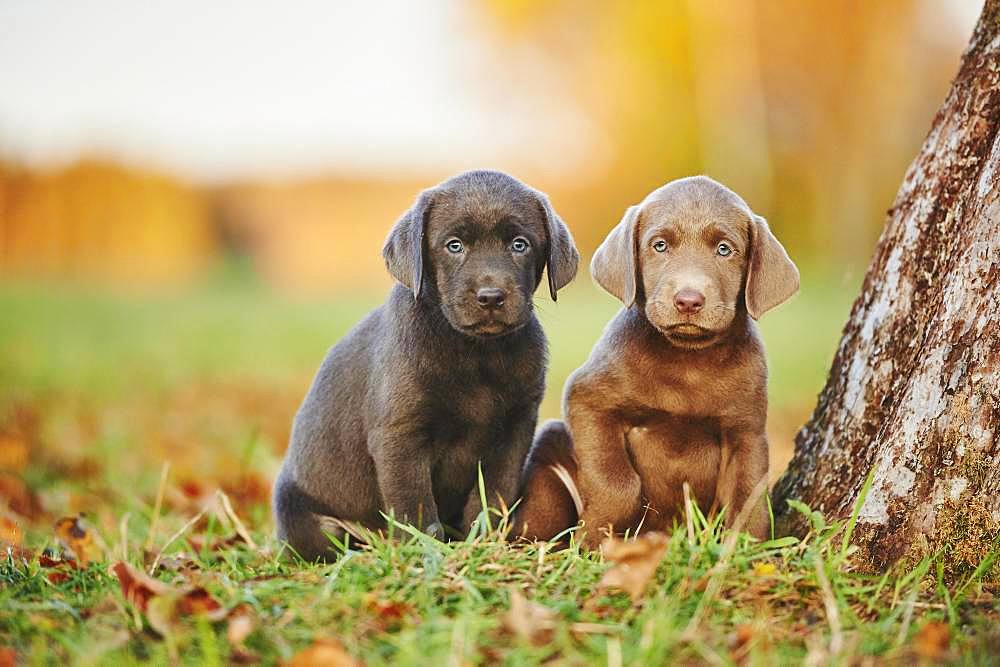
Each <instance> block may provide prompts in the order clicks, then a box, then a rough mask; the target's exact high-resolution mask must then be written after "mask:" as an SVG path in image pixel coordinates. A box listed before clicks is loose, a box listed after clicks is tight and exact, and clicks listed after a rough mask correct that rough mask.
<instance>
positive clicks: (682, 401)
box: [644, 368, 745, 417]
mask: <svg viewBox="0 0 1000 667" xmlns="http://www.w3.org/2000/svg"><path fill="white" fill-rule="evenodd" d="M744 389H745V388H744ZM743 393H745V392H741V387H740V380H739V378H737V377H736V376H735V374H733V373H729V372H727V371H726V370H725V369H719V370H715V371H708V370H705V369H697V368H696V369H684V368H681V369H671V371H670V372H669V373H664V374H662V375H659V376H658V377H657V378H656V381H655V382H652V383H650V384H649V385H647V387H646V391H645V392H644V396H645V400H646V401H648V403H649V404H650V406H651V407H653V408H654V409H658V410H661V411H663V412H666V413H669V414H674V415H692V416H698V417H712V416H717V415H721V414H724V413H726V412H728V411H729V410H730V409H732V407H733V405H734V404H736V403H738V402H740V401H742V400H743Z"/></svg>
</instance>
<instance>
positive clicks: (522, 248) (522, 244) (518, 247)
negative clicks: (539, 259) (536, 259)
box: [510, 236, 531, 255]
mask: <svg viewBox="0 0 1000 667" xmlns="http://www.w3.org/2000/svg"><path fill="white" fill-rule="evenodd" d="M529 245H531V244H530V243H528V239H526V238H524V237H523V236H518V237H517V238H516V239H514V240H513V241H511V242H510V249H511V250H513V251H514V252H516V253H517V254H519V255H520V254H521V253H525V252H528V246H529Z"/></svg>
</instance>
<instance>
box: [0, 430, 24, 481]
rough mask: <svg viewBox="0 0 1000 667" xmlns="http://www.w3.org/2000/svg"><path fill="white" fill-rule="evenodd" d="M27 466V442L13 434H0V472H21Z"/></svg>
mask: <svg viewBox="0 0 1000 667" xmlns="http://www.w3.org/2000/svg"><path fill="white" fill-rule="evenodd" d="M27 465H28V442H27V441H26V440H25V439H24V438H22V437H20V436H18V435H14V434H10V433H6V434H0V470H10V471H13V472H21V471H22V470H24V468H25V467H26V466H27Z"/></svg>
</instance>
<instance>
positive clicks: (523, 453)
mask: <svg viewBox="0 0 1000 667" xmlns="http://www.w3.org/2000/svg"><path fill="white" fill-rule="evenodd" d="M537 421H538V406H537V405H533V406H532V407H530V408H528V409H527V410H523V411H519V412H516V413H515V414H514V415H513V416H512V417H511V418H510V419H509V421H508V423H509V424H510V436H509V438H508V440H507V442H503V443H499V446H496V447H494V448H493V449H491V450H490V451H489V452H488V453H487V455H486V456H485V457H484V458H483V460H482V467H483V484H484V486H485V491H486V502H487V503H489V504H491V505H493V506H496V504H497V503H500V502H503V504H504V505H506V506H507V507H508V508H510V506H511V505H512V504H513V503H514V501H515V500H516V499H517V491H518V486H519V485H520V482H521V468H522V466H523V464H524V460H525V458H526V457H527V455H528V449H529V448H530V447H531V439H532V436H533V435H534V432H535V424H536V423H537ZM482 510H483V503H482V500H481V499H480V497H479V484H478V481H477V484H476V485H474V486H473V488H472V490H471V491H470V492H469V498H468V500H467V501H466V503H465V510H464V511H463V513H462V531H463V532H464V533H465V534H468V532H469V529H470V528H471V527H472V522H473V521H475V520H476V517H478V516H479V513H480V512H482Z"/></svg>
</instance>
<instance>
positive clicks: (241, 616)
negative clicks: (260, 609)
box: [226, 604, 257, 646]
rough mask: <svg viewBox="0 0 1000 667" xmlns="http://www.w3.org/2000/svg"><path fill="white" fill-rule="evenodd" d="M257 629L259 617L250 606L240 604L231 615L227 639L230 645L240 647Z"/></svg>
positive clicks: (227, 628)
mask: <svg viewBox="0 0 1000 667" xmlns="http://www.w3.org/2000/svg"><path fill="white" fill-rule="evenodd" d="M256 627H257V617H256V615H255V614H254V613H253V608H251V607H250V605H248V604H240V605H237V606H236V607H235V608H233V610H232V612H230V614H229V625H228V626H227V627H226V638H227V639H228V640H229V643H230V644H233V645H235V646H238V645H240V644H242V643H243V641H244V640H245V639H246V638H247V637H249V636H250V633H252V632H253V631H254V629H255V628H256Z"/></svg>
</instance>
